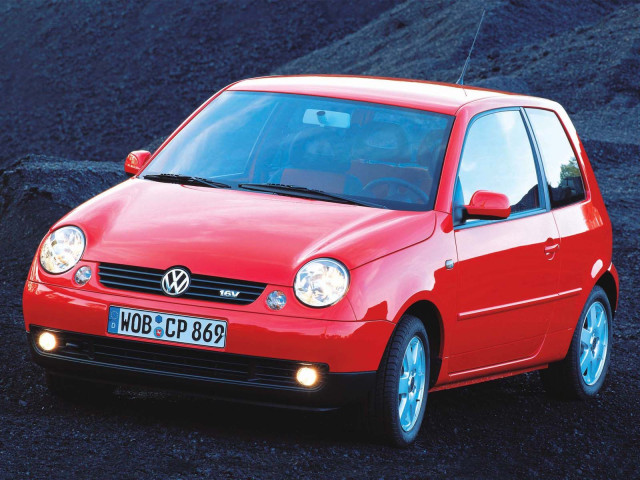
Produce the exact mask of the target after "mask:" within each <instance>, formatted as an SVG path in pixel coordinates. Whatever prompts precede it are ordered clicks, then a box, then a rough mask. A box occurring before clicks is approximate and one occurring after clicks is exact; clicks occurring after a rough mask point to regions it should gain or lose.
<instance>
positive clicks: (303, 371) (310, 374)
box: [296, 367, 318, 387]
mask: <svg viewBox="0 0 640 480" xmlns="http://www.w3.org/2000/svg"><path fill="white" fill-rule="evenodd" d="M296 380H298V383H299V384H300V385H303V386H305V387H313V386H314V385H315V384H316V383H317V382H318V371H317V370H316V369H315V368H313V367H301V368H299V369H298V373H296Z"/></svg>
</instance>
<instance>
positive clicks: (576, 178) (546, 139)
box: [526, 108, 585, 208]
mask: <svg viewBox="0 0 640 480" xmlns="http://www.w3.org/2000/svg"><path fill="white" fill-rule="evenodd" d="M526 111H527V116H528V117H529V121H530V122H531V126H532V127H533V131H534V133H535V136H536V140H537V142H538V147H539V148H540V155H541V156H542V163H543V165H544V171H545V174H546V177H547V188H548V189H549V198H550V199H551V207H552V208H558V207H563V206H565V205H569V204H571V203H576V202H579V201H581V200H584V198H585V194H584V183H583V182H582V175H581V173H580V167H579V165H578V160H577V159H576V155H575V153H574V151H573V148H571V143H569V139H568V138H567V135H566V133H565V131H564V129H563V128H562V124H561V123H560V120H558V117H557V116H556V114H555V113H553V112H551V111H549V110H540V109H537V108H527V109H526Z"/></svg>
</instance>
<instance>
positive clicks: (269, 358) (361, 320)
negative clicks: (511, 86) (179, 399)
mask: <svg viewBox="0 0 640 480" xmlns="http://www.w3.org/2000/svg"><path fill="white" fill-rule="evenodd" d="M125 170H126V172H128V173H129V174H130V175H132V176H133V178H130V179H129V180H127V181H125V182H123V183H121V184H120V185H118V186H116V187H114V188H112V189H110V190H108V191H106V192H104V193H102V194H100V195H98V196H97V197H95V198H93V199H92V200H90V201H88V202H87V203H85V204H84V205H82V206H80V207H78V208H76V209H75V210H73V211H72V212H71V213H69V214H68V215H67V216H65V217H64V218H62V219H61V220H60V221H58V222H57V223H56V224H55V225H54V226H53V227H52V228H51V230H50V232H49V233H48V235H47V236H46V237H45V239H44V240H43V241H42V244H41V245H40V247H39V249H38V252H37V254H36V256H35V259H34V261H33V265H32V267H31V270H30V272H29V278H28V280H27V283H26V286H25V289H24V302H23V305H24V318H25V326H26V330H27V335H28V337H29V345H30V348H31V351H32V354H33V357H34V358H35V361H36V362H37V363H38V364H40V365H42V366H43V367H44V368H45V369H46V372H47V378H48V384H49V386H50V388H51V389H52V390H54V391H55V392H59V393H67V394H69V393H70V392H76V394H83V393H86V392H95V391H102V390H104V389H107V388H109V387H110V386H112V385H113V384H118V383H130V384H131V383H133V384H143V385H150V386H160V387H162V388H173V389H179V390H185V391H197V392H200V393H204V394H209V395H212V396H218V397H224V398H232V399H239V400H242V401H250V402H251V401H252V402H265V403H271V404H281V405H288V406H296V407H307V408H316V409H329V408H336V407H340V406H342V405H345V404H349V403H357V402H361V404H362V405H363V408H362V411H363V412H364V413H366V415H367V418H368V419H369V420H368V424H369V425H370V426H371V427H372V429H373V430H375V431H376V432H378V433H380V434H382V435H384V436H385V437H386V438H387V439H388V440H390V441H391V442H392V443H394V444H396V445H406V444H408V443H410V442H412V441H413V440H414V439H415V438H416V436H417V434H418V431H419V429H420V426H421V424H422V420H423V417H424V412H425V405H426V400H427V393H428V392H433V391H436V390H442V389H447V388H452V387H457V386H462V385H468V384H471V383H475V382H481V381H485V380H491V379H496V378H500V377H505V376H509V375H514V374H518V373H524V372H529V371H532V370H541V373H542V379H543V383H544V384H545V386H546V387H547V388H548V389H549V390H551V391H553V392H556V393H561V394H564V395H567V396H571V397H578V398H587V397H591V396H593V395H595V394H596V393H597V392H598V391H599V390H600V389H601V387H602V384H603V382H604V379H605V376H606V373H607V369H608V366H609V359H610V355H611V339H612V334H611V327H612V323H611V322H612V320H613V314H614V312H615V309H616V305H617V298H618V277H617V273H616V270H615V268H614V266H613V264H612V262H611V249H612V239H611V236H612V232H611V223H610V221H609V217H608V215H607V211H606V209H605V205H604V202H603V200H602V196H601V195H600V191H599V190H598V186H597V184H596V179H595V177H594V174H593V171H592V169H591V166H590V165H589V161H588V159H587V155H586V153H585V151H584V148H583V146H582V144H581V142H580V140H579V138H578V135H577V134H576V131H575V129H574V127H573V125H572V124H571V121H570V120H569V117H568V116H567V114H566V112H565V111H564V110H563V108H562V107H561V106H560V105H558V104H557V103H555V102H552V101H549V100H544V99H540V98H533V97H527V96H519V95H511V94H505V93H500V92H495V91H490V90H484V89H478V88H472V87H467V86H464V87H463V86H459V85H446V84H437V83H428V82H420V81H412V80H397V79H384V78H368V77H341V76H293V77H269V78H259V79H251V80H245V81H241V82H238V83H235V84H232V85H230V86H228V87H227V88H225V89H223V90H222V91H220V92H218V93H217V94H215V95H214V96H213V97H212V98H211V99H209V100H208V101H207V102H206V103H205V104H204V105H203V106H202V107H200V108H199V109H198V110H197V111H196V112H195V113H194V114H193V115H191V116H190V117H189V118H188V119H187V120H186V121H185V122H184V123H183V124H182V125H181V126H180V127H179V128H178V129H177V130H176V132H175V133H174V134H173V135H171V137H170V138H169V139H168V140H167V141H165V142H164V144H163V145H162V146H161V147H160V148H159V149H158V150H157V151H156V152H155V153H154V154H153V155H151V154H150V153H149V152H146V151H136V152H133V153H131V154H130V155H129V156H128V157H127V160H126V163H125Z"/></svg>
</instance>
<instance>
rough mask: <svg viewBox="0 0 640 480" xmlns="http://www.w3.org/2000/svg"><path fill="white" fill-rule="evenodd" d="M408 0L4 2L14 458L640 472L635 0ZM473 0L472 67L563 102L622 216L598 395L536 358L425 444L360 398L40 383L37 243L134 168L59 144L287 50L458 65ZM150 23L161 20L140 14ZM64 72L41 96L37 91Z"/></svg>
mask: <svg viewBox="0 0 640 480" xmlns="http://www.w3.org/2000/svg"><path fill="white" fill-rule="evenodd" d="M393 3H395V2H391V1H382V0H380V1H376V2H373V3H370V2H350V3H349V9H348V10H346V11H345V12H343V14H341V12H340V11H339V10H336V8H337V7H336V6H337V5H339V4H340V2H338V1H337V0H336V1H329V2H300V9H299V10H298V9H290V8H288V5H289V4H288V3H286V2H273V3H272V4H271V5H270V6H269V7H268V8H267V7H266V6H265V5H267V3H266V2H259V1H257V0H256V1H243V2H241V3H235V4H234V3H233V2H218V3H215V4H214V3H213V2H204V1H202V2H200V1H198V2H194V3H193V7H192V10H191V11H189V10H188V9H184V8H178V7H176V5H175V4H172V3H171V2H169V1H164V0H163V1H162V2H160V1H159V2H148V3H143V2H134V3H132V4H124V3H121V2H117V1H115V0H109V1H103V2H80V1H69V2H54V1H44V0H43V1H29V2H18V1H17V0H14V1H7V2H5V3H4V4H3V5H2V6H0V19H1V20H2V21H3V23H2V26H3V28H2V29H0V47H2V48H0V50H2V51H3V52H5V51H7V52H9V53H10V54H9V55H3V56H2V58H1V59H0V84H1V85H2V92H3V93H7V95H3V102H4V103H3V104H2V109H0V145H1V147H0V150H1V151H0V219H1V221H0V249H1V251H2V252H3V257H2V261H1V262H0V286H1V288H2V292H3V307H4V308H3V315H1V316H0V328H1V332H2V334H1V335H0V478H8V479H14V478H54V479H56V478H136V479H138V478H172V479H173V478H175V479H178V478H182V479H184V478H225V477H226V478H267V479H268V478H277V479H280V478H289V477H295V478H331V479H333V478H473V479H475V478H491V479H494V478H514V477H519V478H543V479H547V478H607V479H608V478H621V479H631V478H640V473H638V472H639V469H640V459H639V454H638V442H639V441H640V438H639V437H640V426H639V418H638V417H639V416H640V395H639V394H640V391H639V390H640V387H639V386H640V374H639V373H638V366H639V365H640V353H639V352H640V348H639V347H640V345H639V342H640V314H639V313H638V312H640V298H639V297H638V295H637V294H636V293H635V292H637V291H639V290H640V261H639V260H638V251H639V247H640V226H639V224H638V222H637V219H638V218H639V217H640V188H639V187H640V163H639V161H638V159H639V158H640V146H639V145H640V140H639V138H640V137H639V135H638V133H637V132H638V131H640V112H639V111H638V108H639V107H638V104H639V101H640V89H639V88H638V83H637V79H638V78H639V75H640V70H639V60H640V40H639V39H640V31H639V30H638V28H637V20H635V19H637V18H638V17H639V16H640V11H639V10H638V8H639V7H638V4H637V2H626V1H615V2H605V1H595V0H584V1H582V2H580V3H579V4H578V3H575V2H520V1H488V2H473V1H470V0H456V1H453V2H445V1H440V0H435V1H431V2H422V1H407V2H404V3H402V4H399V5H398V6H397V7H395V8H394V9H393V10H391V11H389V12H384V10H385V8H388V7H390V6H391V5H392V4H393ZM480 3H483V4H484V5H486V6H487V8H488V13H487V17H486V20H485V22H486V23H485V25H484V26H483V33H482V34H481V37H480V39H479V41H478V44H477V45H476V53H475V54H474V59H473V62H472V64H471V68H470V70H469V74H468V81H469V83H476V84H481V85H486V86H493V87H496V88H504V89H508V90H513V91H520V92H525V93H533V94H537V95H543V96H547V97H551V98H555V99H558V100H560V101H561V102H562V103H563V104H564V105H565V107H566V108H567V110H568V111H569V112H570V113H571V114H572V116H573V118H574V119H575V121H576V124H577V126H578V131H579V132H580V133H581V134H582V136H583V138H584V139H585V145H586V148H587V151H588V152H589V154H590V158H591V161H592V163H593V165H594V168H595V170H596V175H597V177H598V181H599V184H600V188H601V190H602V192H603V195H604V197H605V200H606V202H607V205H608V208H609V213H610V215H611V218H612V222H613V226H614V261H615V263H616V265H617V266H618V269H619V273H620V282H621V298H620V305H619V310H618V313H617V315H616V318H615V325H614V343H613V358H612V364H611V370H610V373H609V378H608V381H607V384H606V386H605V388H604V390H603V391H602V392H601V393H600V394H599V395H598V397H597V398H595V399H594V400H593V401H591V402H586V403H580V402H564V401H559V400H554V399H551V398H549V397H548V396H547V395H545V393H544V392H543V390H542V386H541V383H540V381H539V379H538V375H537V374H536V373H532V374H527V375H522V376H518V377H512V378H508V379H504V380H499V381H494V382H489V383H485V384H481V385H475V386H470V387H465V388H460V389H456V390H451V391H444V392H438V393H435V394H433V395H431V396H430V397H429V403H428V407H427V418H426V422H425V425H424V427H423V429H422V431H421V432H420V435H419V437H418V441H417V442H416V444H415V445H413V446H411V447H410V448H408V449H407V450H396V449H392V448H388V447H386V446H383V445H378V444H375V443H371V441H370V439H369V438H367V437H366V435H365V434H364V433H362V432H361V431H360V430H359V429H358V428H357V425H356V423H355V422H354V421H353V420H352V415H351V412H349V411H340V412H330V413H308V412H299V411H285V410H276V409H269V408H263V407H247V406H242V405H237V404H226V403H220V402H212V401H210V400H207V399H202V398H194V397H188V396H185V395H181V394H173V393H166V392H152V391H138V390H131V389H119V390H118V391H117V392H116V395H114V396H113V397H109V398H104V399H103V400H102V401H100V402H87V401H85V402H82V401H78V402H65V401H62V400H59V399H57V398H54V397H52V396H51V395H50V394H49V393H48V392H47V390H46V388H45V387H44V384H43V381H44V377H43V373H42V371H41V370H40V369H39V368H37V367H36V366H34V365H32V363H31V362H30V359H29V358H28V352H27V346H26V342H25V335H24V327H23V322H22V315H21V307H20V302H21V300H20V293H21V288H22V285H23V282H24V279H25V277H26V273H27V269H28V265H29V261H30V258H31V256H32V254H33V252H34V251H35V248H36V246H37V244H38V242H39V241H40V239H41V238H42V235H44V233H45V232H46V230H47V228H48V226H49V225H50V224H51V223H53V222H54V221H55V220H56V219H57V218H59V217H60V216H61V215H63V214H64V213H65V212H66V211H68V210H69V209H70V208H72V207H74V206H75V205H77V204H79V203H80V202H82V201H84V200H85V199H87V198H90V197H91V196H92V195H94V194H95V193H97V192H99V191H101V190H104V189H105V188H108V187H109V186H110V185H113V184H115V183H117V182H119V181H121V180H122V178H123V176H122V174H121V168H122V164H121V163H120V162H118V163H109V162H101V163H100V162H87V161H70V160H67V159H66V158H87V159H88V158H91V159H93V158H102V159H106V158H117V157H123V156H124V154H125V153H126V151H127V150H129V149H132V148H135V147H138V146H140V145H145V144H148V143H150V142H151V141H153V140H154V139H157V138H159V137H162V136H163V135H166V134H167V133H168V131H169V130H171V128H173V127H174V126H175V125H177V124H178V123H179V122H180V120H181V119H182V118H183V117H184V116H185V115H186V114H187V113H188V112H189V111H190V110H192V109H193V108H194V107H195V106H196V105H197V104H198V102H200V101H201V100H204V98H206V97H207V96H208V95H209V94H210V93H212V92H213V91H214V90H215V89H216V88H217V87H219V86H222V85H223V84H225V83H228V82H230V81H232V80H236V79H238V78H241V77H243V76H248V75H252V74H259V73H266V72H269V71H273V70H274V69H276V70H277V71H278V72H287V73H306V72H323V71H329V72H332V73H359V74H383V75H392V76H408V77H414V78H430V79H434V80H447V81H451V80H455V78H457V75H458V73H459V69H460V67H461V65H462V62H463V60H464V57H465V55H466V49H467V48H468V45H469V43H470V40H471V38H470V36H472V34H473V31H474V28H475V24H476V22H477V19H478V18H479V4H480ZM242 5H246V6H245V8H244V9H242V8H241V6H242ZM234 6H239V7H240V8H234ZM207 9H209V10H207ZM243 12H244V13H243ZM247 12H250V13H256V15H253V16H252V15H250V14H249V13H247ZM383 12H384V13H383ZM214 13H215V14H214ZM258 13H259V14H260V15H258ZM378 15H379V16H378ZM376 17H378V18H376ZM61 18H64V19H65V20H61ZM211 18H215V19H216V23H214V25H213V27H212V28H209V26H208V24H207V19H211ZM27 19H31V21H30V22H27ZM151 19H153V20H151ZM568 19H571V21H570V22H569V21H568ZM187 20H188V21H187ZM314 20H317V22H316V21H314ZM151 21H153V23H152V24H153V25H156V26H157V27H158V28H157V29H155V28H153V29H152V28H151V27H149V29H148V30H146V34H145V35H142V34H139V33H136V32H135V31H134V30H135V28H136V27H138V29H139V30H140V31H141V29H142V28H143V27H145V28H146V27H147V26H149V25H151V23H150V22H151ZM25 22H27V23H25ZM136 22H137V23H136ZM185 22H186V23H185ZM183 24H184V25H183ZM7 25H8V26H13V25H18V26H20V28H22V30H23V31H19V30H20V29H18V28H6V27H5V26H7ZM24 25H28V26H27V27H24ZM246 25H250V27H247V26H246ZM72 26H73V28H70V27H72ZM236 26H237V28H235V27H236ZM160 27H162V29H161V28H160ZM267 27H268V28H267ZM172 29H176V31H175V32H174V30H172ZM125 32H126V33H129V32H131V36H128V35H125V34H124V33H125ZM169 32H171V33H172V35H169ZM347 34H350V35H348V36H347V37H345V38H344V39H341V37H343V36H344V35H347ZM207 35H208V36H207ZM233 35H235V36H233ZM200 38H202V39H204V40H202V41H201V42H200V41H198V39H200ZM220 42H228V43H222V44H220ZM219 44H220V45H219ZM214 46H216V48H220V49H219V50H216V49H215V48H213V47H214ZM208 47H210V48H209V50H208ZM222 47H224V48H222ZM545 52H546V53H545ZM119 53H121V55H120V56H119ZM298 57H300V58H299V59H297V60H294V59H296V58H298ZM125 58H126V59H130V61H128V62H125V61H124V59H125ZM131 59H133V60H131ZM199 59H202V62H204V63H199V61H200V60H199ZM290 61H291V63H288V64H285V62H290ZM12 62H14V63H12ZM281 64H285V65H283V66H281V67H278V65H281ZM172 66H175V68H176V70H175V72H174V73H173V74H172V73H171V67H172ZM120 67H122V69H123V70H122V72H124V73H122V74H120V73H118V71H119V70H118V69H119V68H120ZM134 67H137V68H141V69H142V70H141V71H143V72H144V74H145V75H144V81H141V79H140V78H138V77H136V75H135V68H134ZM152 67H155V71H156V72H157V73H156V74H155V75H150V73H149V72H150V71H151V70H153V68H152ZM496 67H499V68H497V70H496ZM96 73H99V74H104V75H103V77H101V76H100V75H96ZM49 84H51V85H52V87H51V92H50V95H49V96H50V97H51V98H50V99H46V98H45V100H47V101H44V100H42V99H43V97H42V96H40V97H38V96H33V95H31V94H32V93H33V92H34V91H39V89H40V90H43V86H47V85H49ZM23 87H24V88H23ZM131 112H144V113H140V114H139V116H136V115H132V114H131ZM29 152H31V153H45V154H46V156H45V155H28V156H23V155H24V154H26V153H29ZM57 155H62V158H61V157H58V156H57ZM3 159H4V160H5V162H4V167H3V162H2V160H3Z"/></svg>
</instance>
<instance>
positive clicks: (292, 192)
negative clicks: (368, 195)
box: [238, 183, 387, 208]
mask: <svg viewBox="0 0 640 480" xmlns="http://www.w3.org/2000/svg"><path fill="white" fill-rule="evenodd" d="M238 187H240V188H244V189H245V190H254V191H256V192H268V193H275V194H277V195H289V196H292V197H302V198H311V199H314V200H325V201H329V202H336V203H346V204H349V205H362V206H365V207H376V208H387V207H385V206H384V205H381V204H379V203H374V202H368V201H364V200H355V199H353V198H351V197H348V196H346V195H341V194H339V193H329V192H325V191H322V190H316V189H315V188H307V187H299V186H297V185H283V184H281V183H241V184H240V185H238Z"/></svg>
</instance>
